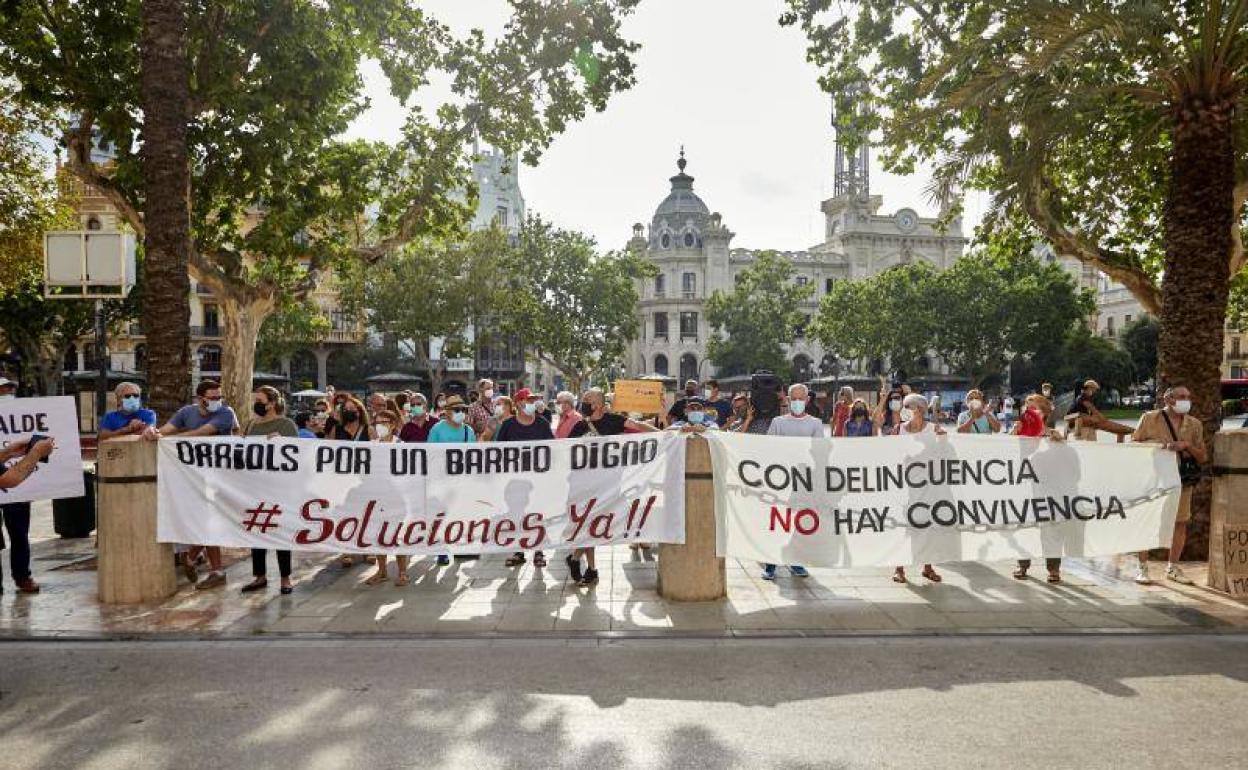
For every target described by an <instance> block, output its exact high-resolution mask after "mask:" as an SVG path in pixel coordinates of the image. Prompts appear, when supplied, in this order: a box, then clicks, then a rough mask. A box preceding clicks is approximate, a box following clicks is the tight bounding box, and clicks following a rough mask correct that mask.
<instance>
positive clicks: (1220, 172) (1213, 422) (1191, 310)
mask: <svg viewBox="0 0 1248 770" xmlns="http://www.w3.org/2000/svg"><path fill="white" fill-rule="evenodd" d="M1233 113H1234V106H1233V103H1232V102H1231V101H1229V100H1227V101H1224V102H1220V103H1215V104H1213V105H1208V104H1205V103H1202V102H1200V101H1199V100H1198V99H1194V98H1193V99H1189V100H1188V102H1187V103H1184V104H1180V105H1178V107H1177V108H1176V109H1175V116H1174V135H1173V150H1172V155H1171V159H1170V184H1169V189H1168V190H1167V193H1166V206H1165V214H1164V226H1165V245H1166V264H1165V277H1164V279H1163V281H1162V299H1161V302H1162V305H1161V330H1160V334H1159V336H1158V340H1157V343H1158V344H1157V347H1158V357H1159V365H1158V371H1159V375H1160V379H1159V382H1158V386H1159V389H1164V388H1166V387H1169V386H1172V385H1186V386H1187V387H1188V388H1189V389H1190V390H1191V392H1192V413H1193V414H1194V415H1195V416H1197V417H1199V418H1200V420H1201V422H1203V423H1204V426H1205V447H1206V451H1208V452H1209V455H1210V459H1211V460H1212V454H1213V436H1214V434H1215V433H1216V432H1217V430H1218V428H1219V427H1221V425H1220V418H1221V363H1222V340H1223V329H1224V328H1225V324H1226V302H1227V294H1228V292H1229V288H1230V281H1229V278H1228V272H1227V264H1228V263H1227V260H1228V258H1229V255H1230V254H1231V250H1232V248H1233V244H1232V239H1231V223H1232V222H1233V221H1234V219H1235V207H1234V200H1233V192H1234V189H1235V137H1234V126H1233V122H1232V118H1233ZM1211 493H1212V481H1211V479H1210V478H1208V477H1206V478H1205V479H1204V480H1203V481H1202V482H1201V483H1200V485H1199V486H1198V487H1197V488H1196V490H1195V494H1194V496H1193V500H1192V503H1193V506H1192V510H1193V524H1192V527H1191V537H1189V539H1188V547H1187V555H1188V556H1189V557H1191V558H1204V555H1205V554H1206V553H1207V549H1208V527H1209V506H1210V497H1211Z"/></svg>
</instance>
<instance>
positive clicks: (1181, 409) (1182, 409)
mask: <svg viewBox="0 0 1248 770" xmlns="http://www.w3.org/2000/svg"><path fill="white" fill-rule="evenodd" d="M1174 411H1176V412H1178V413H1179V414H1187V413H1188V412H1190V411H1192V402H1191V401H1188V400H1187V399H1183V400H1182V401H1175V402H1174Z"/></svg>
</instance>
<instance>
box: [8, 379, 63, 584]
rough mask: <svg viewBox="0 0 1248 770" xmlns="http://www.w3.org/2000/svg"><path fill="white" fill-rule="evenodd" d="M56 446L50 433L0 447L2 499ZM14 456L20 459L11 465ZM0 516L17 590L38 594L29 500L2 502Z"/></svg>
mask: <svg viewBox="0 0 1248 770" xmlns="http://www.w3.org/2000/svg"><path fill="white" fill-rule="evenodd" d="M11 383H12V380H7V379H4V378H0V392H2V391H3V389H5V388H12V387H13V385H11ZM10 392H11V391H10ZM54 448H55V440H54V439H53V438H52V437H50V436H49V437H48V438H45V439H43V440H41V441H36V442H34V444H33V445H32V444H31V440H30V439H27V440H26V441H14V442H13V443H11V444H9V445H8V446H6V447H4V448H0V470H2V472H0V500H3V499H4V493H5V491H6V490H9V489H14V488H16V487H17V486H19V485H20V484H21V483H22V482H23V481H25V480H26V479H28V478H30V474H32V473H34V472H35V469H36V468H38V467H39V463H40V462H41V461H42V460H44V459H45V458H47V456H48V455H50V454H52V450H53V449H54ZM15 457H18V458H20V459H19V460H17V462H14V463H12V464H11V465H9V464H8V463H9V462H10V461H12V460H13V458H15ZM6 466H7V467H6ZM0 518H3V519H4V529H5V530H8V533H9V540H11V541H12V549H11V550H10V551H9V568H10V570H11V571H12V573H13V583H14V584H15V585H16V586H17V591H18V593H23V594H37V593H39V584H38V583H36V582H35V580H34V578H32V577H31V576H30V503H28V502H23V503H0ZM4 547H5V542H4V533H3V532H2V531H0V550H3V549H4ZM3 578H4V574H3V571H0V593H4V582H3Z"/></svg>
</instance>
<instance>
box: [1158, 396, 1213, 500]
mask: <svg viewBox="0 0 1248 770" xmlns="http://www.w3.org/2000/svg"><path fill="white" fill-rule="evenodd" d="M1161 419H1163V420H1165V421H1166V428H1167V429H1168V430H1169V431H1170V438H1172V439H1174V440H1175V441H1178V440H1179V436H1178V434H1177V433H1175V432H1174V425H1173V424H1172V423H1171V422H1170V415H1168V414H1166V410H1164V409H1163V410H1161ZM1202 474H1203V472H1202V471H1201V469H1200V463H1198V462H1196V458H1195V457H1192V456H1191V455H1189V454H1188V453H1187V452H1179V480H1180V481H1181V482H1183V486H1185V487H1191V486H1195V485H1196V484H1197V483H1199V482H1200V477H1201V475H1202Z"/></svg>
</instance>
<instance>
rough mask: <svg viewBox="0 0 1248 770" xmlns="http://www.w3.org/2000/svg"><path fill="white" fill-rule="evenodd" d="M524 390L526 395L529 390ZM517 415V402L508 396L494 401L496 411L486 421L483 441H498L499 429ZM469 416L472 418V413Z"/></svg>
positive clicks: (482, 435) (482, 436)
mask: <svg viewBox="0 0 1248 770" xmlns="http://www.w3.org/2000/svg"><path fill="white" fill-rule="evenodd" d="M523 390H524V392H526V393H527V392H528V388H524V389H523ZM515 414H516V406H515V402H514V401H513V400H512V399H510V398H509V397H507V396H497V397H496V398H495V399H494V410H493V411H492V412H491V413H490V419H488V420H486V421H485V431H484V432H483V433H481V440H482V441H497V440H498V438H497V436H498V429H499V428H501V427H502V426H503V423H505V422H507V421H508V420H510V419H511V418H512V417H514V416H515ZM468 416H469V417H470V418H471V416H472V412H471V411H469V413H468Z"/></svg>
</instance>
